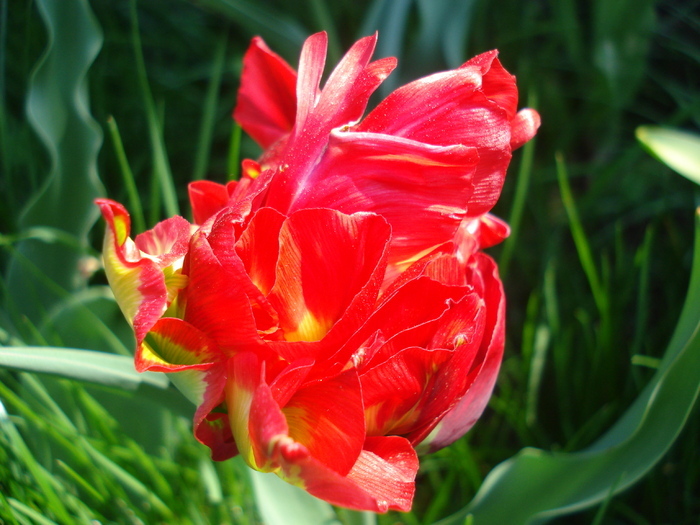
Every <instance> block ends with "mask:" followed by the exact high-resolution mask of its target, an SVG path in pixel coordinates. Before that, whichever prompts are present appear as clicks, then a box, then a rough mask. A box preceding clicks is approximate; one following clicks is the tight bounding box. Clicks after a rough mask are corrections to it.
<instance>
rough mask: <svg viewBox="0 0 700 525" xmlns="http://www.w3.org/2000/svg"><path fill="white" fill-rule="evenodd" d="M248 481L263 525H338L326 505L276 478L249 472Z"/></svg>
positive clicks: (251, 470)
mask: <svg viewBox="0 0 700 525" xmlns="http://www.w3.org/2000/svg"><path fill="white" fill-rule="evenodd" d="M250 478H251V480H252V482H253V491H254V493H255V501H256V503H257V506H258V511H259V512H260V515H261V516H262V519H263V522H264V523H265V524H266V525H340V522H339V521H338V520H337V519H336V515H335V512H334V511H333V507H331V506H330V505H329V504H328V503H326V502H325V501H321V500H320V499H317V498H314V497H313V496H311V495H310V494H309V493H307V492H304V491H303V490H302V489H300V488H298V487H295V486H294V485H290V484H289V483H287V482H286V481H282V480H281V479H280V478H279V477H277V476H276V475H274V474H271V473H264V472H258V471H256V470H253V469H250Z"/></svg>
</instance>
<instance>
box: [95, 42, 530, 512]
mask: <svg viewBox="0 0 700 525" xmlns="http://www.w3.org/2000/svg"><path fill="white" fill-rule="evenodd" d="M375 40H376V38H375V37H368V38H365V39H362V40H360V41H359V42H358V43H357V44H355V46H353V47H352V48H351V50H350V51H349V52H348V54H347V55H346V56H345V57H344V58H343V60H342V61H341V62H340V64H339V65H338V67H337V68H336V69H335V70H334V72H333V73H332V74H331V75H330V77H329V78H328V81H327V82H326V85H325V86H324V88H323V89H322V90H321V89H320V88H319V81H320V77H321V74H322V71H323V65H324V61H325V48H326V39H325V35H324V34H317V35H314V36H312V37H310V38H309V39H308V40H307V42H306V43H305V45H304V49H303V51H302V58H301V61H300V66H299V74H298V75H297V74H296V73H295V72H294V71H293V70H292V68H291V67H289V66H288V65H287V64H286V63H284V62H283V61H282V60H281V59H280V58H279V57H278V56H277V55H275V54H273V53H272V52H271V51H270V50H269V49H268V48H267V47H266V46H265V44H264V43H263V42H262V40H260V39H254V41H253V43H252V45H251V48H250V50H249V51H248V53H247V55H246V57H245V59H244V65H245V68H244V73H243V81H242V84H241V90H240V93H239V101H238V106H237V108H236V111H235V117H236V118H237V119H238V120H239V122H240V123H241V124H242V125H243V127H244V129H246V131H248V132H249V133H250V134H251V136H253V138H255V139H256V140H257V141H258V142H259V143H260V144H261V146H263V148H264V152H263V155H262V156H261V158H260V159H258V160H257V161H253V160H246V161H244V162H243V172H244V176H243V177H242V178H241V180H240V181H238V182H231V183H229V184H227V185H220V184H217V183H214V182H210V181H198V182H195V183H192V184H191V185H190V201H191V205H192V211H193V217H194V223H193V224H191V223H189V222H188V221H186V220H185V219H183V218H181V217H174V218H170V219H167V220H166V221H163V222H161V223H159V224H158V225H156V226H155V228H153V230H150V231H149V232H146V233H144V234H141V235H139V236H137V237H136V238H135V239H134V240H133V241H132V240H131V239H130V237H129V235H130V231H129V218H128V214H127V212H126V210H125V209H124V208H123V207H122V206H121V205H119V204H118V203H115V202H113V201H109V200H106V199H102V200H100V201H98V204H99V205H100V208H101V210H102V214H103V216H104V218H105V220H106V223H107V232H106V234H105V246H104V262H105V268H106V272H107V277H108V279H109V282H110V284H111V286H112V288H113V290H114V293H115V297H116V299H117V302H118V303H119V305H120V307H121V308H122V311H123V312H124V314H125V316H126V317H127V319H128V320H129V321H130V322H131V323H132V325H133V327H134V333H135V336H136V345H137V349H136V357H135V359H136V368H137V369H138V370H140V371H145V370H151V371H160V372H165V373H168V374H169V377H170V378H171V379H172V381H173V383H174V384H175V385H176V386H177V387H178V388H179V389H180V390H181V391H182V392H183V393H184V394H185V395H186V396H187V397H188V398H189V399H191V400H192V401H193V402H194V403H195V404H196V406H197V410H196V412H195V416H194V434H195V436H196V438H197V439H198V440H199V441H201V442H202V443H204V444H205V445H207V446H208V447H209V448H210V449H211V451H212V457H213V458H214V459H216V460H224V459H227V458H230V457H232V456H234V455H237V454H240V455H241V456H242V457H243V459H244V460H245V462H246V463H247V464H248V465H249V466H250V467H252V468H254V469H256V470H260V471H264V472H274V473H275V474H277V475H278V476H280V477H281V478H283V479H285V480H287V481H288V482H290V483H293V484H295V485H297V486H300V487H302V488H304V489H305V490H307V491H308V492H309V493H310V494H313V495H315V496H317V497H319V498H322V499H324V500H326V501H328V502H330V503H333V504H335V505H340V506H345V507H348V508H353V509H362V510H372V511H376V512H385V511H387V510H388V509H395V510H401V511H407V510H409V509H410V507H411V503H412V499H413V494H414V490H415V477H416V473H417V470H418V465H419V464H418V456H417V453H416V450H417V449H420V450H421V451H432V450H436V449H438V448H440V447H443V446H446V445H448V444H449V443H451V442H453V441H454V440H455V439H457V438H459V437H460V436H461V435H463V434H464V433H465V432H466V431H467V430H469V429H470V428H471V426H472V425H473V424H474V423H475V422H476V420H477V419H478V418H479V416H480V415H481V413H482V412H483V410H484V408H485V406H486V403H487V401H488V399H489V397H490V395H491V392H492V390H493V386H494V383H495V380H496V376H497V373H498V369H499V366H500V362H501V358H502V353H503V343H504V325H505V297H504V293H503V287H502V284H501V282H500V279H499V277H498V271H497V268H496V265H495V263H494V262H493V260H492V259H491V258H490V257H488V256H487V255H485V254H484V253H483V252H482V251H481V250H482V248H484V247H487V246H490V245H492V244H495V243H497V242H499V241H500V240H501V239H503V238H504V237H505V236H506V235H507V233H508V227H507V225H505V223H503V222H502V221H500V220H498V219H496V218H495V217H493V216H491V215H489V214H488V213H487V212H488V211H489V209H490V208H491V206H492V205H493V203H494V202H495V201H496V199H497V197H498V193H499V192H500V188H501V185H502V183H503V177H504V176H505V170H506V167H507V164H508V160H509V159H510V155H511V151H512V148H513V147H515V146H517V145H520V144H521V143H523V142H524V141H526V140H528V139H529V138H530V137H532V135H533V134H534V132H535V130H536V128H537V125H538V122H539V121H538V117H537V114H536V113H535V112H533V111H531V110H523V111H521V112H519V113H518V112H516V111H515V105H516V103H517V100H516V98H517V92H516V88H515V84H514V80H513V78H512V77H511V76H510V75H508V74H507V73H506V72H505V70H504V69H503V68H502V67H501V66H500V64H499V63H498V61H497V59H496V57H495V53H487V54H485V55H480V56H479V57H477V58H476V59H473V60H471V61H469V62H467V64H465V65H464V66H463V67H462V68H460V69H457V70H455V71H451V72H446V73H439V74H437V75H433V76H431V77H427V78H426V79H421V80H418V81H416V82H414V83H411V84H408V85H407V86H404V87H403V88H400V89H399V90H397V91H395V92H394V93H393V94H391V95H390V96H389V97H388V98H387V99H386V100H385V101H384V102H382V103H380V104H379V106H377V108H375V109H374V110H373V111H372V112H370V113H369V114H368V115H367V116H366V117H365V118H364V119H363V118H362V115H363V113H364V111H365V109H366V105H367V103H368V99H369V97H370V95H371V94H372V92H373V91H374V90H375V89H376V88H377V86H378V85H379V84H380V83H381V81H382V80H383V79H384V78H385V77H386V76H387V75H388V74H389V73H390V71H391V69H392V68H393V67H394V65H395V61H394V60H393V59H382V60H377V61H374V62H371V61H370V57H371V54H372V51H373V48H374V43H375ZM295 86H296V87H295Z"/></svg>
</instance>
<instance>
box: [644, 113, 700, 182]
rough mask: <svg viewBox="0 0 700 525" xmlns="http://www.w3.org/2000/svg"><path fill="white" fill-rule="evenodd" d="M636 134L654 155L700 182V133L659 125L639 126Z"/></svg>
mask: <svg viewBox="0 0 700 525" xmlns="http://www.w3.org/2000/svg"><path fill="white" fill-rule="evenodd" d="M636 135H637V140H639V142H641V143H642V145H644V147H645V148H646V149H647V150H648V151H649V153H651V154H652V155H653V156H654V157H656V158H657V159H659V160H660V161H661V162H663V163H664V164H666V165H667V166H668V167H669V168H671V169H673V170H675V171H677V172H678V173H680V174H681V175H683V176H684V177H685V178H687V179H690V180H692V181H693V182H694V183H696V184H700V135H698V134H697V133H689V132H687V131H681V130H678V129H671V128H661V127H657V126H639V127H638V128H637V130H636Z"/></svg>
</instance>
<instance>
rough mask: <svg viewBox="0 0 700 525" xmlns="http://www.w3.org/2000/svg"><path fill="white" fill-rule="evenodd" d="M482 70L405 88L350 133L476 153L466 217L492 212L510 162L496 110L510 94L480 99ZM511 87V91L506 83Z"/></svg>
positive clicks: (506, 123) (504, 114) (504, 120)
mask: <svg viewBox="0 0 700 525" xmlns="http://www.w3.org/2000/svg"><path fill="white" fill-rule="evenodd" d="M494 58H495V57H494ZM482 62H486V61H482ZM496 62H497V61H496ZM489 65H490V64H489ZM484 67H485V64H479V67H476V66H474V65H471V66H470V65H469V63H467V64H465V66H464V67H463V68H460V69H457V70H452V71H446V72H442V73H436V74H434V75H430V76H428V77H425V78H421V79H419V80H416V81H414V82H411V83H410V84H407V85H405V86H403V87H401V88H399V89H397V90H396V91H394V92H393V93H391V94H390V95H389V96H388V97H387V98H386V99H384V101H382V102H381V103H380V104H379V105H378V106H377V107H376V108H375V109H374V110H373V111H372V112H371V113H370V114H369V115H367V116H366V117H365V118H364V119H363V120H362V122H361V123H360V124H359V125H358V126H356V127H355V128H353V129H354V130H356V131H366V132H372V133H384V134H388V135H395V136H400V137H405V138H408V139H412V140H416V141H419V142H425V143H427V144H434V145H438V146H447V145H453V144H461V145H464V146H468V147H474V148H477V150H478V154H479V164H478V166H477V167H476V171H475V173H474V180H473V183H474V191H473V194H472V198H471V199H470V202H469V211H468V214H469V216H470V217H475V216H478V215H481V214H482V213H485V212H487V211H488V210H489V209H491V208H492V207H493V205H494V204H495V202H496V200H497V199H498V196H499V194H500V191H501V187H502V186H503V180H504V178H505V172H506V169H507V167H508V164H509V162H510V158H511V149H510V129H511V126H510V119H509V116H508V113H509V112H508V111H507V110H506V108H504V107H502V106H501V105H500V104H501V103H504V101H503V99H504V98H505V99H510V98H512V90H503V91H504V92H503V93H501V94H500V95H499V94H498V93H496V92H488V93H485V92H484V91H483V86H484V82H485V79H484V77H483V73H482V71H483V69H484ZM511 83H512V87H513V88H514V87H515V84H514V82H513V80H512V77H511ZM499 84H501V83H499ZM516 100H517V98H516ZM509 103H510V102H509Z"/></svg>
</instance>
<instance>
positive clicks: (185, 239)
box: [134, 217, 190, 268]
mask: <svg viewBox="0 0 700 525" xmlns="http://www.w3.org/2000/svg"><path fill="white" fill-rule="evenodd" d="M189 240H190V223H189V222H187V221H186V220H185V219H183V218H182V217H171V218H170V219H165V220H164V221H162V222H159V223H158V224H156V225H155V226H154V227H153V229H151V230H148V231H146V232H143V233H142V234H140V235H137V236H136V239H134V243H135V244H136V247H137V248H138V249H139V250H141V251H142V252H143V253H147V254H148V255H152V256H154V257H155V261H156V262H157V263H158V264H159V265H160V266H161V267H163V268H164V267H166V266H168V265H170V264H172V263H173V262H174V261H176V260H177V259H179V258H181V257H183V256H184V255H185V254H186V253H187V245H188V243H189Z"/></svg>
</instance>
